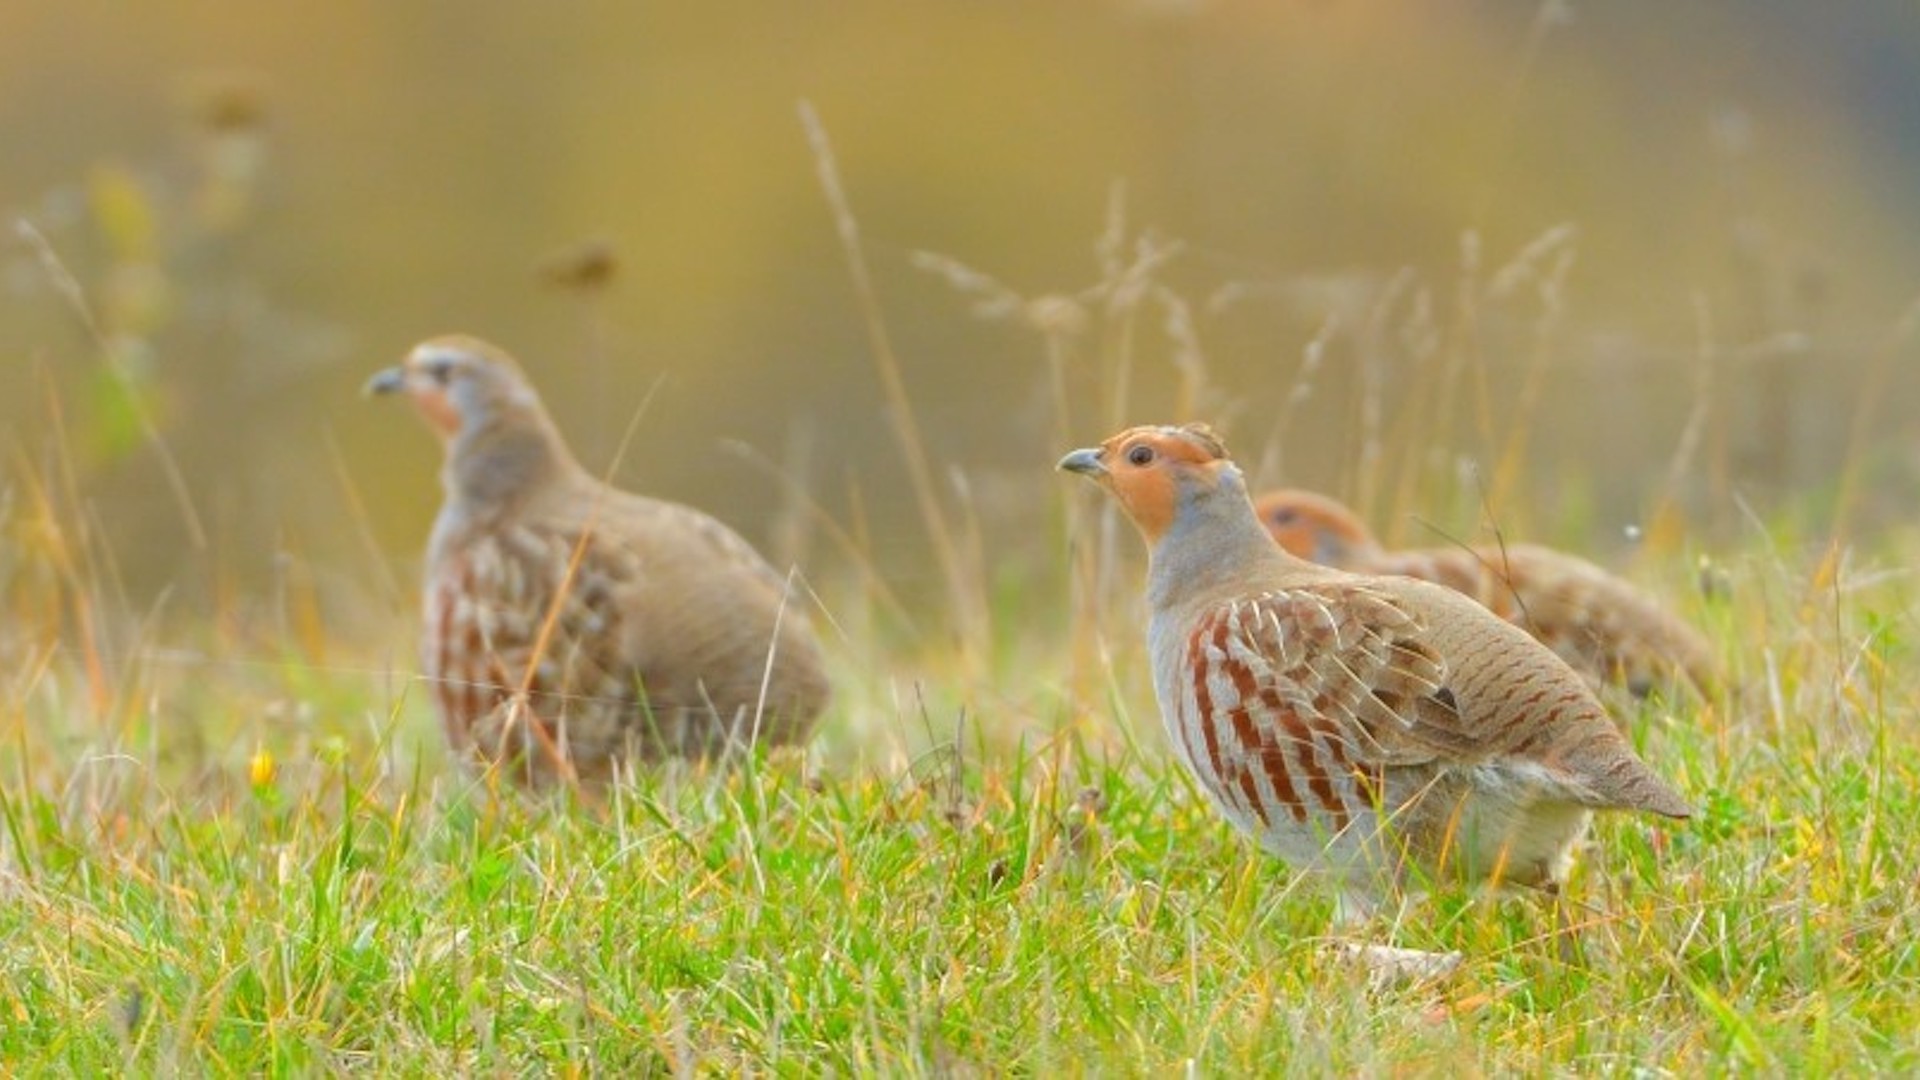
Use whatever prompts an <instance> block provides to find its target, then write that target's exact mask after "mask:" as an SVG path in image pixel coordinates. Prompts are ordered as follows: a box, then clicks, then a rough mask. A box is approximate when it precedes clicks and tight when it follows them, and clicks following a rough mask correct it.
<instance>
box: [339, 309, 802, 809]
mask: <svg viewBox="0 0 1920 1080" xmlns="http://www.w3.org/2000/svg"><path fill="white" fill-rule="evenodd" d="M367 392H368V393H370V394H402V395H405V396H406V397H407V398H409V399H411V401H412V402H413V405H414V407H415V408H416V409H417V410H418V411H419V413H420V415H421V417H422V418H424V419H425V421H426V423H427V426H428V427H429V428H431V429H432V430H433V432H434V433H435V434H436V435H438V436H439V437H440V439H441V441H442V443H443V444H444V445H445V449H446V464H445V467H444V469H443V470H442V472H441V480H442V484H443V486H444V488H445V490H446V501H445V502H444V503H443V504H442V505H441V508H440V516H439V518H438V519H437V520H436V521H435V523H434V528H433V537H432V539H431V541H430V542H429V544H428V547H427V566H426V598H425V599H426V603H425V617H426V618H425V621H426V627H425V635H424V638H423V641H422V649H421V662H422V665H423V667H424V669H425V673H426V676H427V678H428V680H429V682H430V684H431V686H432V688H433V696H434V703H435V706H436V708H437V710H438V712H439V714H440V720H441V723H442V724H443V725H444V727H445V729H446V734H447V738H448V740H449V742H450V743H451V744H452V745H453V747H454V748H455V749H456V750H457V751H459V752H461V753H462V754H463V755H466V756H468V757H469V758H470V759H472V760H475V761H476V762H478V763H482V764H496V763H497V764H499V765H501V766H502V767H504V768H507V769H508V770H510V771H511V773H512V774H513V775H514V777H515V778H516V779H520V780H524V781H526V782H529V783H536V784H537V783H541V782H545V781H551V780H554V779H581V780H590V781H591V780H604V779H607V778H608V777H610V776H611V775H612V774H613V773H614V772H615V770H616V769H617V768H618V767H619V765H620V763H621V762H622V761H626V760H635V759H641V760H644V759H656V758H660V757H664V756H669V755H684V756H701V755H708V754H713V753H716V752H719V751H721V750H723V749H725V748H727V747H729V746H732V745H737V744H744V743H747V742H750V741H754V740H765V741H768V742H785V741H791V740H798V739H800V738H803V737H804V736H805V735H806V734H807V732H808V731H809V729H810V728H811V726H812V724H813V721H814V719H815V717H816V716H818V715H819V713H820V711H821V709H822V708H824V707H825V704H826V701H827V696H828V687H827V680H826V675H825V673H824V672H823V670H822V668H821V661H820V653H819V649H818V647H817V646H816V644H815V642H814V639H813V634H812V631H811V630H810V629H809V627H808V623H807V619H806V617H805V615H804V614H803V613H802V611H801V610H800V608H799V604H798V602H797V601H795V600H794V599H793V598H792V597H791V596H790V595H789V592H788V586H787V582H786V580H785V578H784V577H783V576H782V575H780V574H779V573H777V572H775V571H774V569H773V568H772V567H770V566H768V565H767V563H766V562H765V561H764V560H762V559H761V558H760V556H759V555H758V554H757V553H756V552H755V551H754V550H753V548H752V547H751V546H749V545H748V544H747V542H746V541H745V540H742V539H741V538H740V537H739V536H738V535H736V534H735V533H734V532H733V531H732V530H730V529H728V528H727V527H726V526H725V525H722V524H720V523H719V522H718V521H715V520H714V519H713V518H711V517H708V516H707V515H706V514H703V513H701V512H700V511H698V510H694V509H691V508H689V507H686V506H681V505H679V504H677V503H671V502H665V501H663V500H660V499H652V498H648V497H646V496H643V495H634V494H629V493H627V492H624V491H619V490H616V489H614V488H612V487H609V486H607V485H606V484H603V483H601V482H600V481H599V480H598V479H596V478H595V477H594V476H592V475H591V474H589V473H588V472H587V471H586V470H585V469H583V468H581V467H580V465H579V464H578V463H577V462H575V460H574V458H573V454H572V453H571V452H570V451H569V450H568V449H567V446H566V443H565V442H563V441H562V440H561V437H560V433H559V431H558V430H557V429H556V428H555V427H554V425H553V421H552V420H550V419H548V417H547V414H546V410H545V409H544V408H542V406H541V404H540V399H539V397H538V395H536V394H535V393H534V390H533V387H532V386H531V385H529V384H528V382H527V380H526V378H525V377H524V376H523V375H522V374H521V371H520V368H519V366H518V365H517V364H515V363H514V361H513V360H512V358H510V357H509V356H507V354H506V353H505V352H503V351H501V350H500V349H498V348H496V347H494V346H492V345H489V344H487V343H486V342H483V341H477V340H475V339H472V338H467V337H441V338H435V339H433V340H431V341H427V342H425V343H424V344H421V345H419V346H417V347H416V348H415V349H414V350H413V352H412V353H411V354H409V355H408V356H407V359H406V362H405V363H403V364H401V365H399V366H398V367H392V368H388V369H387V370H385V371H382V372H380V373H379V374H377V375H375V376H374V377H373V378H372V380H371V381H369V382H368V383H367Z"/></svg>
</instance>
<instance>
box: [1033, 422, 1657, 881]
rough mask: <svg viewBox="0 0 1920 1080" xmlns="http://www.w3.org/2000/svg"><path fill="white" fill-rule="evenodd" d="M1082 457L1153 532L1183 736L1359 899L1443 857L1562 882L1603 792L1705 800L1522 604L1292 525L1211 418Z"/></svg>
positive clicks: (1173, 711)
mask: <svg viewBox="0 0 1920 1080" xmlns="http://www.w3.org/2000/svg"><path fill="white" fill-rule="evenodd" d="M1060 467H1061V468H1062V469H1066V470H1068V471H1070V472H1076V473H1080V474H1082V475H1084V476H1087V477H1090V478H1092V479H1093V480H1095V481H1096V482H1098V483H1099V484H1100V485H1102V486H1103V487H1105V488H1106V489H1107V490H1108V491H1109V492H1111V493H1112V495H1113V496H1114V498H1116V499H1117V500H1118V501H1119V503H1120V506H1121V508H1122V509H1123V510H1124V511H1125V512H1126V514H1127V515H1128V516H1129V517H1131V518H1132V519H1133V522H1134V524H1135V525H1136V526H1138V527H1139V530H1140V532H1141V534H1142V535H1143V536H1144V537H1145V538H1146V541H1147V545H1148V548H1149V549H1150V555H1149V561H1148V570H1147V604H1148V608H1149V611H1150V621H1149V623H1148V628H1147V646H1148V651H1149V653H1150V654H1151V658H1152V663H1153V683H1154V689H1155V692H1156V695H1157V696H1158V698H1159V703H1160V714H1161V717H1162V719H1163V720H1164V721H1165V723H1166V727H1167V733H1168V737H1169V741H1170V742H1171V743H1172V744H1173V747H1174V750H1175V753H1176V754H1177V755H1178V756H1179V757H1180V759H1181V760H1182V761H1184V762H1185V763H1186V765H1187V767H1188V768H1189V769H1191V770H1192V772H1193V774H1194V776H1195V777H1196V778H1197V779H1198V781H1199V783H1200V786H1201V787H1202V789H1204V790H1205V791H1206V793H1207V794H1208V796H1209V797H1210V798H1211V799H1212V801H1213V802H1214V804H1215V805H1216V806H1217V807H1218V808H1219V810H1220V811H1221V812H1222V813H1223V814H1225V815H1226V817H1227V818H1228V820H1230V821H1232V822H1233V824H1234V825H1236V826H1238V827H1239V828H1240V829H1241V830H1243V831H1245V832H1248V833H1250V834H1252V835H1253V836H1254V837H1255V838H1257V839H1258V840H1259V841H1260V843H1261V844H1262V846H1264V847H1265V848H1267V849H1268V850H1269V851H1271V852H1273V853H1274V854H1276V855H1279V856H1280V857H1281V858H1283V859H1285V860H1286V861H1287V862H1289V863H1291V864H1293V865H1295V866H1297V867H1301V868H1304V869H1308V870H1311V871H1315V872H1318V873H1323V874H1326V875H1329V876H1330V877H1331V878H1332V879H1333V883H1334V885H1335V887H1336V888H1337V889H1338V891H1339V895H1340V898H1341V900H1342V901H1343V903H1342V910H1343V912H1344V913H1345V914H1347V915H1348V916H1352V915H1358V914H1365V913H1366V912H1368V911H1370V910H1372V909H1373V907H1374V906H1375V905H1376V904H1378V903H1379V902H1380V901H1382V900H1384V899H1386V898H1388V897H1389V896H1392V895H1395V894H1397V893H1401V892H1402V890H1411V889H1414V888H1417V887H1418V886H1419V884H1420V883H1421V882H1422V880H1432V879H1435V878H1437V877H1438V876H1440V875H1443V874H1444V875H1447V876H1463V877H1465V878H1467V879H1469V880H1483V879H1484V880H1492V881H1494V882H1496V883H1509V884H1514V885H1527V886H1538V887H1542V888H1548V889H1551V888H1553V887H1555V886H1556V885H1557V884H1558V882H1559V881H1560V879H1561V876H1562V875H1563V874H1564V872H1565V870H1566V868H1567V864H1568V862H1569V860H1570V852H1571V849H1572V847H1573V844H1574V842H1575V841H1576V840H1578V839H1579V838H1580V836H1581V835H1582V833H1583V832H1584V831H1585V830H1586V828H1587V824H1588V820H1589V818H1590V817H1591V815H1592V812H1593V811H1595V810H1614V809H1620V810H1646V811H1651V812H1653V813H1656V814H1661V815H1664V816H1666V817H1670V818H1685V817H1687V816H1689V815H1690V813H1691V810H1690V809H1689V808H1688V806H1687V803H1686V801H1685V800H1684V799H1682V798H1681V797H1680V796H1679V795H1678V794H1676V793H1675V792H1674V790H1673V789H1672V788H1670V787H1668V786H1667V785H1666V784H1665V783H1664V782H1663V781H1661V779H1660V778H1659V777H1657V776H1655V775H1654V774H1653V773H1652V772H1651V771H1650V770H1649V769H1648V768H1647V767H1646V766H1645V765H1644V764H1642V763H1641V761H1640V759H1639V758H1637V757H1635V756H1634V753H1633V751H1632V750H1631V749H1630V748H1629V747H1628V746H1627V743H1626V741H1625V740H1624V738H1623V737H1622V736H1621V734H1620V731H1619V729H1618V728H1617V727H1615V725H1614V723H1613V721H1612V720H1611V719H1609V718H1608V716H1607V714H1606V712H1605V710H1603V709H1602V708H1601V706H1600V703H1599V702H1598V701H1597V700H1595V698H1594V696H1593V693H1592V691H1591V690H1590V689H1589V688H1588V686H1587V683H1586V682H1585V680H1583V679H1582V678H1581V677H1580V676H1579V675H1577V674H1575V673H1574V672H1573V670H1572V669H1570V668H1569V667H1568V666H1567V665H1566V663H1565V662H1563V661H1562V660H1561V659H1560V658H1559V657H1557V656H1555V655H1554V654H1553V653H1552V652H1551V651H1549V650H1548V649H1546V648H1545V647H1544V646H1542V645H1540V644H1539V643H1538V642H1536V641H1534V640H1533V639H1532V638H1530V637H1528V636H1527V635H1526V634H1525V633H1524V632H1522V631H1521V630H1519V629H1518V628H1516V627H1515V626H1513V625H1512V624H1511V623H1508V622H1505V621H1503V620H1501V619H1498V618H1495V617H1494V616H1493V615H1491V614H1489V613H1488V612H1487V610H1486V609H1485V608H1482V607H1480V606H1479V605H1477V604H1475V603H1473V602H1472V601H1470V600H1468V599H1466V598H1465V597H1463V596H1461V595H1460V594H1459V593H1456V592H1454V591H1452V590H1450V589H1445V588H1441V587H1440V586H1437V585H1432V584H1429V583H1427V582H1423V581H1416V580H1412V579H1409V578H1401V577H1365V576H1360V575H1355V574H1349V573H1345V572H1342V571H1338V570H1333V569H1329V568H1326V567H1322V566H1318V565H1316V564H1313V563H1310V562H1306V561H1304V560H1301V559H1298V558H1296V557H1294V556H1293V555H1291V554H1289V553H1288V552H1286V551H1285V550H1283V549H1282V548H1281V547H1279V546H1278V545H1276V544H1275V543H1274V542H1273V539H1272V538H1271V537H1270V536H1269V535H1268V534H1267V531H1266V529H1265V528H1264V527H1263V526H1262V525H1261V523H1260V520H1259V519H1258V518H1257V517H1256V516H1255V515H1254V511H1253V504H1252V502H1250V501H1249V499H1248V496H1247V490H1246V487H1245V484H1244V482H1243V480H1242V478H1241V474H1240V470H1239V468H1238V467H1236V466H1235V465H1234V464H1233V463H1232V462H1231V461H1230V460H1228V457H1227V451H1226V448H1225V447H1224V446H1223V445H1222V444H1221V442H1220V440H1219V439H1218V438H1216V437H1215V436H1214V435H1213V433H1212V432H1211V431H1210V430H1209V429H1207V428H1206V427H1204V426H1201V425H1191V426H1187V427H1138V428H1133V429H1131V430H1128V431H1123V432H1121V433H1120V434H1118V435H1115V436H1113V437H1112V438H1110V439H1108V440H1107V441H1106V442H1105V443H1103V444H1101V445H1100V446H1099V447H1097V448H1093V449H1087V450H1076V451H1074V452H1073V453H1071V454H1068V455H1067V456H1066V457H1065V458H1064V459H1062V460H1061V462H1060Z"/></svg>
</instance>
